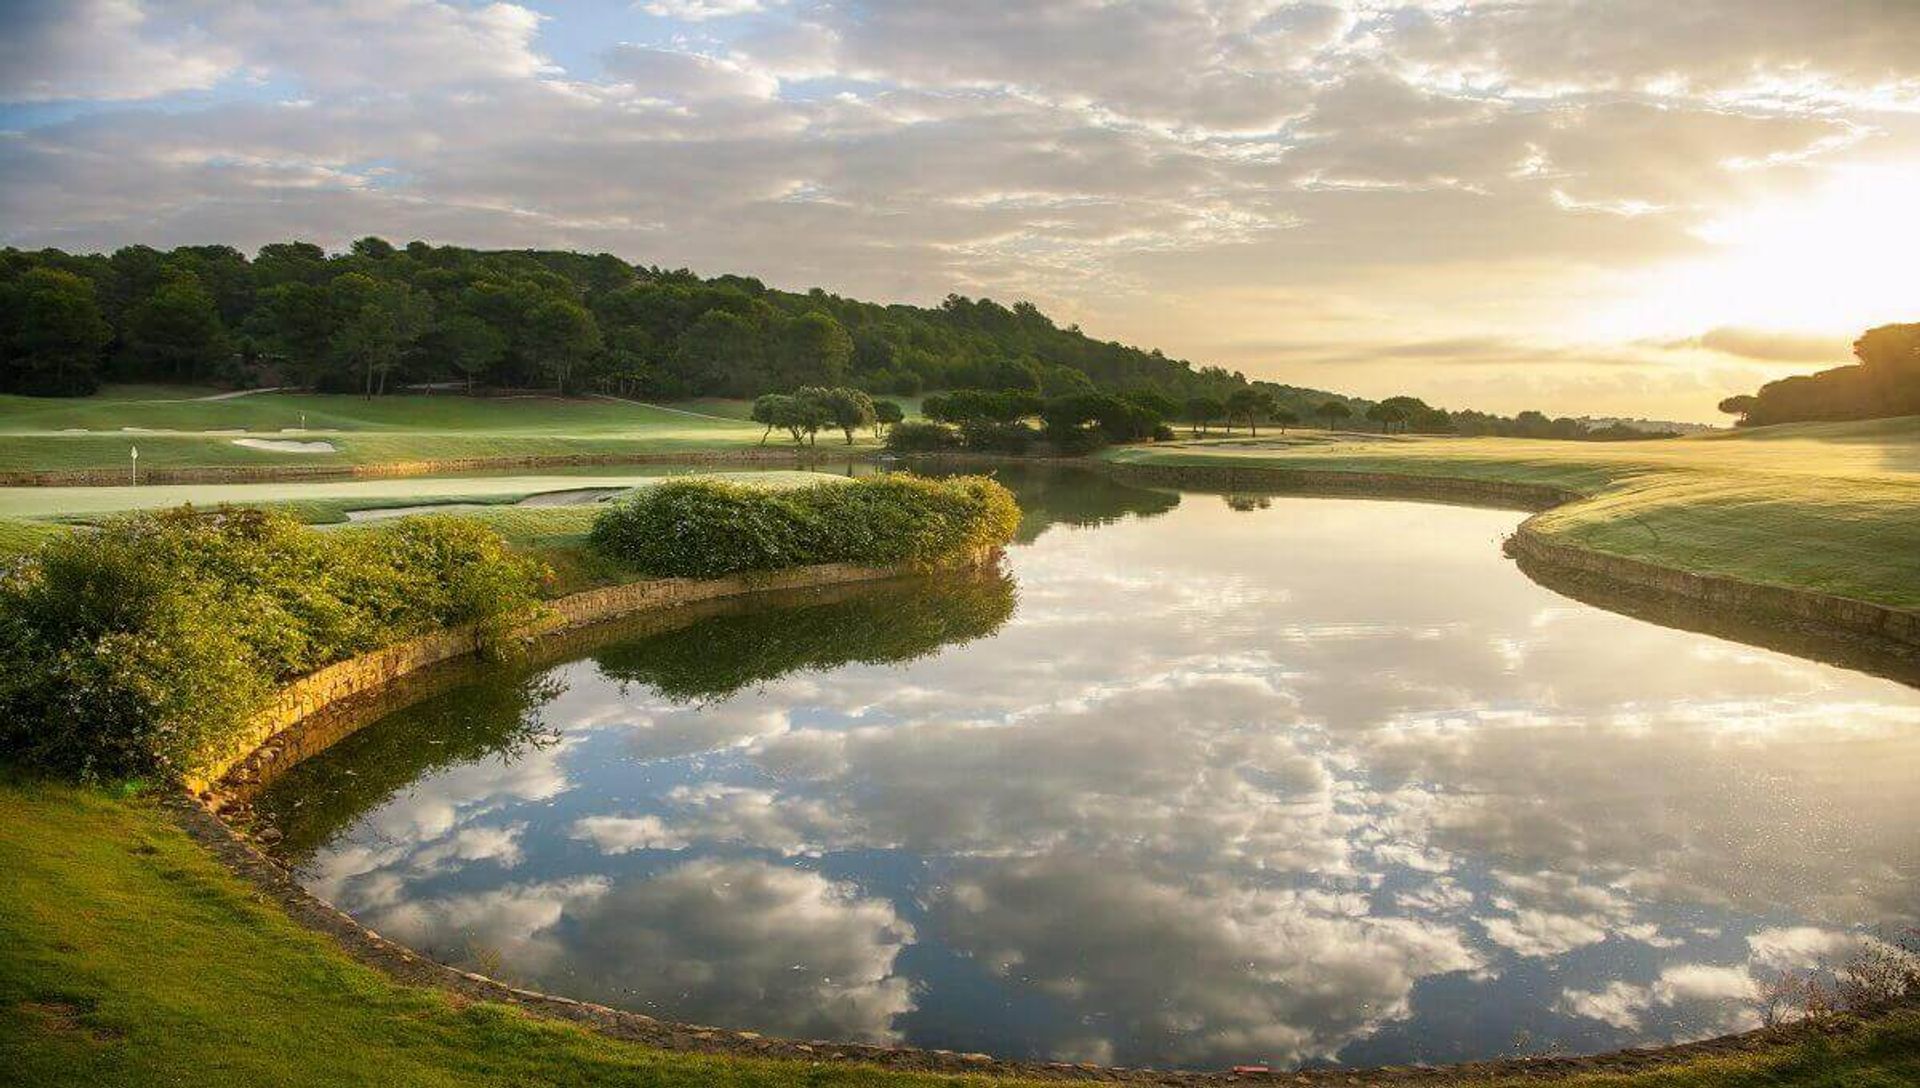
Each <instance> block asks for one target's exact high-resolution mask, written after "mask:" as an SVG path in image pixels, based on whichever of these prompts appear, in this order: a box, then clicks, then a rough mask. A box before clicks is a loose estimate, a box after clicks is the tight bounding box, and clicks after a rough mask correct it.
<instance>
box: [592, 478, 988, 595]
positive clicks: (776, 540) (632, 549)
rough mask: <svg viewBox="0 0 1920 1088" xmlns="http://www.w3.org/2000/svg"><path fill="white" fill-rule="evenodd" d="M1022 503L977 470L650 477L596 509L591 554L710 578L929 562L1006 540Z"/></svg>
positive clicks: (654, 570) (656, 571)
mask: <svg viewBox="0 0 1920 1088" xmlns="http://www.w3.org/2000/svg"><path fill="white" fill-rule="evenodd" d="M1019 521H1020V509H1019V507H1018V506H1017V505H1016V504H1015V503H1014V501H1013V494H1012V493H1011V492H1009V491H1008V490H1007V489H1006V488H1004V487H1002V486H1000V485H999V484H998V483H995V482H994V481H992V480H990V479H988V478H986V477H984V476H963V477H957V478H954V479H948V480H932V479H926V478H923V477H919V476H910V475H889V476H869V477H866V478H863V479H859V480H850V481H845V482H834V483H820V484H815V485H812V486H809V487H801V488H794V489H791V490H786V491H775V490H769V489H766V488H759V487H752V486H748V485H743V484H734V483H725V482H721V481H717V480H684V481H674V482H671V483H664V484H658V485H655V486H653V487H650V488H646V489H644V490H642V491H639V492H637V493H636V494H635V495H634V496H633V497H632V498H629V499H627V500H625V501H623V502H619V503H615V504H613V505H611V506H609V507H608V508H607V509H605V510H604V511H602V512H601V513H600V516H599V517H598V518H597V519H595V521H594V525H593V532H592V535H591V540H592V543H593V547H594V548H595V549H596V550H597V551H599V552H600V553H601V554H603V555H606V556H608V557H610V558H613V559H616V560H618V561H620V562H623V563H626V564H628V565H629V566H632V567H634V568H635V569H637V570H639V571H641V572H642V573H645V574H653V575H664V576H681V577H691V578H712V577H717V576H720V575H724V574H736V573H739V572H741V571H755V570H778V569H780V568H783V567H796V566H805V565H808V564H812V563H860V564H866V565H870V566H895V565H910V566H920V567H929V566H936V565H938V564H940V563H944V562H949V561H952V560H954V559H958V558H961V557H964V556H969V555H974V554H977V553H980V552H982V551H986V550H989V549H992V548H997V547H1000V546H1001V545H1003V544H1005V543H1006V542H1007V541H1009V540H1011V539H1013V532H1014V529H1015V528H1016V527H1017V525H1018V524H1019Z"/></svg>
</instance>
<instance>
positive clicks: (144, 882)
mask: <svg viewBox="0 0 1920 1088" xmlns="http://www.w3.org/2000/svg"><path fill="white" fill-rule="evenodd" d="M0 873H5V874H6V875H7V879H6V880H5V881H4V882H0V1070H4V1071H5V1072H6V1077H0V1079H8V1078H11V1079H10V1080H8V1082H9V1083H19V1084H35V1085H49V1086H60V1085H89V1086H93V1085H102V1086H112V1085H142V1086H144V1085H156V1084H248V1085H393V1084H405V1085H420V1086H435V1085H447V1086H453V1085H527V1084H543V1085H583V1086H584V1085H740V1086H759V1085H766V1086H787V1085H819V1086H829V1085H849V1086H860V1085H885V1086H888V1088H908V1086H921V1085H929V1086H930V1085H936V1084H938V1085H959V1084H982V1085H984V1084H994V1085H1009V1084H1017V1083H1026V1082H1015V1081H1005V1080H989V1079H986V1078H977V1077H976V1078H952V1077H940V1076H927V1075H913V1074H902V1073H889V1072H882V1071H879V1070H875V1069H868V1068H861V1067H849V1066H826V1065H818V1064H814V1063H801V1062H789V1061H772V1060H753V1059H734V1058H720V1057H705V1056H690V1055H682V1054H671V1053H665V1052H661V1051H657V1050H652V1049H649V1048H646V1047H642V1046H638V1045H634V1044H629V1043H622V1042H618V1041H615V1040H611V1039H605V1038H601V1037H599V1036H595V1035H593V1034H591V1033H588V1032H586V1031H583V1030H581V1029H578V1028H575V1027H573V1026H571V1025H565V1024H558V1023H554V1022H550V1021H542V1020H537V1019H534V1018H531V1017H528V1016H526V1015H524V1014H522V1013H520V1012H518V1011H517V1010H514V1009H510V1008H507V1007H503V1006H497V1005H489V1004H484V1003H480V1004H470V1003H461V1002H456V1001H454V1000H451V999H449V998H447V997H446V996H443V995H441V994H439V993H438V992H435V991H431V990H426V989H420V988H414V987H408V986H402V985H399V984H397V983H394V982H392V981H390V980H388V979H387V978H386V977H385V976H383V975H380V974H378V973H376V972H374V971H373V970H371V969H368V968H365V967H362V966H360V965H359V964H357V963H355V962H353V961H351V960H349V959H348V958H347V957H346V956H344V955H343V954H342V953H340V952H339V951H337V950H336V949H335V948H334V947H333V946H332V945H331V944H330V943H328V942H327V941H325V940H324V939H323V938H320V937H318V936H315V935H313V934H311V933H308V932H307V931H305V930H303V929H301V928H299V927H298V926H296V925H295V924H294V923H293V922H292V921H290V920H289V919H288V918H287V917H286V916H285V915H284V914H282V913H281V912H280V911H279V910H278V909H277V908H276V907H274V906H272V905H270V904H267V903H264V902H262V901H261V900H260V899H259V897H258V896H257V895H256V894H255V893H254V892H253V891H252V890H251V889H250V888H249V887H247V886H246V885H244V884H242V883H241V882H240V881H239V880H237V879H236V878H234V877H232V876H231V875H229V874H228V873H227V872H226V871H225V870H224V869H222V868H221V867H220V866H219V865H218V864H217V863H216V862H214V861H213V859H212V858H211V857H209V856H208V855H207V854H206V853H204V852H203V851H201V850H200V849H199V848H198V847H197V846H195V845H194V844H193V843H192V842H191V841H190V840H189V839H187V837H186V836H185V835H184V834H183V833H182V832H181V831H179V830H178V829H177V828H176V827H175V826H174V825H173V824H172V823H171V822H170V820H169V819H168V817H167V816H166V814H165V813H164V812H163V811H162V810H160V809H159V808H158V807H157V806H156V805H154V804H153V803H152V802H151V801H150V800H146V799H142V798H139V797H124V798H122V797H112V796H108V795H106V794H103V793H100V792H95V791H88V790H79V789H74V788H69V787H63V786H54V785H47V784H42V783H37V782H23V781H21V780H18V779H16V778H13V777H10V776H5V775H0ZM1916 1082H1920V1016H1916V1015H1913V1014H1906V1015H1902V1016H1899V1017H1895V1018H1892V1019H1889V1020H1887V1021H1885V1022H1883V1023H1881V1024H1879V1025H1877V1026H1874V1027H1872V1028H1869V1029H1867V1030H1864V1031H1862V1032H1859V1033H1856V1034H1854V1035H1851V1036H1848V1037H1845V1038H1842V1039H1840V1040H1837V1041H1834V1042H1830V1043H1820V1044H1808V1045H1802V1046H1798V1047H1794V1048H1789V1049H1785V1050H1782V1051H1778V1052H1775V1053H1773V1054H1770V1055H1767V1056H1764V1057H1747V1058H1740V1059H1731V1060H1721V1061H1713V1062H1698V1063H1693V1064H1689V1065H1687V1066H1683V1067H1677V1068H1673V1069H1668V1070H1664V1071H1660V1072H1657V1073H1648V1074H1638V1075H1634V1076H1625V1077H1604V1078H1581V1079H1576V1080H1572V1081H1567V1082H1562V1083H1567V1084H1571V1085H1580V1086H1588V1085H1590V1086H1593V1088H1599V1086H1601V1085H1611V1086H1618V1088H1655V1086H1661V1088H1668V1086H1670V1088H1694V1086H1703V1085H1709V1084H1711V1085H1734V1086H1754V1088H1758V1086H1762V1085H1768V1086H1795V1088H1799V1086H1806V1088H1813V1086H1828V1085H1835V1086H1837V1085H1843V1084H1844V1085H1862V1086H1868V1088H1873V1086H1878V1085H1897V1084H1914V1083H1916ZM1474 1083H1476V1084H1500V1083H1510V1084H1517V1083H1520V1082H1518V1081H1510V1082H1500V1081H1485V1080H1478V1081H1475V1082H1474Z"/></svg>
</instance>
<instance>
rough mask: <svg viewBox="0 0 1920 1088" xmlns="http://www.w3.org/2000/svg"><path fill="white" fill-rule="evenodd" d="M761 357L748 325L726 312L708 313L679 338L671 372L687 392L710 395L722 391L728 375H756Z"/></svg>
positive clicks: (753, 331) (750, 326) (757, 344)
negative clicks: (749, 372)
mask: <svg viewBox="0 0 1920 1088" xmlns="http://www.w3.org/2000/svg"><path fill="white" fill-rule="evenodd" d="M762 356H763V353H762V351H761V349H760V338H759V334H758V332H757V331H756V330H755V329H754V326H753V324H752V323H751V322H749V321H747V319H745V318H743V317H741V316H740V315H739V314H736V313H731V312H729V311H726V310H708V311H707V312H706V313H703V314H701V315H700V317H699V319H698V320H696V321H695V322H694V323H693V325H692V326H691V327H689V328H688V329H687V331H686V332H684V333H682V334H681V335H680V336H679V338H678V345H677V347H676V348H675V351H674V353H673V356H672V371H673V375H674V377H675V378H677V379H678V380H679V382H680V384H682V385H683V386H684V387H686V388H687V389H688V390H691V391H694V392H702V393H705V392H713V391H716V390H719V389H723V388H726V387H727V386H728V384H729V379H730V376H731V375H737V374H738V373H740V372H741V371H757V370H758V369H759V366H760V364H761V359H762ZM735 388H736V389H737V388H738V386H735Z"/></svg>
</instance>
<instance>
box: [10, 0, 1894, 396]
mask: <svg viewBox="0 0 1920 1088" xmlns="http://www.w3.org/2000/svg"><path fill="white" fill-rule="evenodd" d="M0 24H3V25H0V178H3V179H4V184H0V240H3V241H5V242H9V243H12V244H16V245H23V246H38V245H58V246H63V247H67V248H76V249H96V248H101V249H110V248H113V247H116V246H119V245H122V244H127V243H130V242H145V243H148V244H154V245H174V244H181V243H189V242H216V241H217V242H227V243H231V244H236V245H240V246H242V247H247V248H251V247H253V246H257V245H259V244H261V243H263V242H266V241H271V240H276V239H282V238H286V237H302V238H307V239H310V240H314V241H318V242H321V243H322V244H325V245H329V246H336V247H337V246H341V245H344V244H345V243H346V242H347V241H349V240H351V239H352V238H354V237H357V236H360V235H363V234H369V233H377V234H381V235H383V236H386V237H389V238H391V239H394V240H402V241H404V240H407V239H411V238H425V239H427V240H430V241H435V242H446V243H458V244H466V245H476V246H490V245H504V246H547V247H557V248H558V247H564V248H581V249H589V250H605V251H610V252H614V253H618V254H620V255H621V256H623V257H626V258H629V259H631V260H635V261H638V262H641V263H646V264H659V265H664V266H668V267H677V266H688V267H692V268H694V269H695V270H697V271H701V272H704V273H708V274H717V273H720V272H739V273H744V274H751V275H758V276H760V277H761V278H763V279H765V280H766V281H767V282H769V283H771V284H773V285H776V286H782V287H790V288H802V289H804V288H807V287H811V286H820V287H824V288H826V289H828V290H831V291H835V292H839V293H843V294H849V295H854V296H857V297H862V298H869V299H879V300H902V301H913V302H922V303H924V302H933V301H937V300H938V299H939V298H941V297H942V296H944V295H945V294H947V293H948V292H949V291H956V292H960V293H963V294H969V295H983V294H984V295H990V296H992V297H995V298H998V299H1001V300H1003V301H1009V302H1010V301H1012V300H1014V299H1017V298H1029V299H1032V300H1033V301H1035V302H1037V303H1039V304H1040V305H1041V306H1042V307H1043V308H1045V309H1047V310H1048V311H1049V312H1050V313H1053V314H1054V315H1055V316H1056V317H1058V318H1059V319H1060V320H1061V321H1063V322H1078V323H1080V324H1081V325H1082V326H1083V327H1085V328H1086V329H1087V331H1089V332H1090V333H1093V334H1094V335H1098V336H1102V337H1108V338H1115V339H1121V340H1125V341H1127V342H1130V343H1136V344H1140V345H1142V346H1157V347H1160V348H1163V349H1164V350H1165V351H1167V353H1168V354H1170V355H1174V356H1177V357H1183V358H1187V359H1191V360H1192V361H1194V362H1195V363H1198V364H1206V363H1216V364H1220V365H1224V366H1228V367H1231V368H1234V369H1240V370H1244V371H1245V372H1247V373H1248V374H1250V375H1256V376H1261V377H1269V378H1273V379H1276V380H1280V381H1287V382H1293V383H1296V384H1303V385H1317V386H1321V387H1325V388H1332V389H1339V390H1342V391H1348V392H1353V393H1359V394H1364V395H1369V396H1383V395H1389V394H1394V393H1401V392H1408V393H1413V394H1416V395H1419V396H1422V397H1425V398H1426V399H1428V400H1429V401H1432V402H1434V403H1438V404H1444V405H1448V406H1452V407H1462V406H1473V407H1479V408H1485V409H1496V410H1500V411H1506V412H1511V411H1515V410H1518V409H1521V408H1527V407H1537V408H1540V409H1542V410H1545V411H1548V412H1550V413H1553V414H1576V415H1577V414H1626V415H1642V416H1652V417H1666V418H1681V419H1711V418H1713V416H1714V412H1713V405H1714V403H1715V402H1716V401H1718V400H1719V399H1720V398H1721V397H1722V396H1724V395H1726V394H1728V393H1730V392H1735V391H1740V390H1745V389H1749V388H1751V387H1752V386H1754V385H1755V384H1757V383H1758V382H1760V381H1763V380H1766V379H1768V378H1772V377H1776V376H1780V375H1783V374H1787V373H1794V372H1804V371H1809V370H1813V369H1818V368H1820V367H1822V366H1828V365H1835V364H1837V363H1840V362H1843V361H1845V359H1846V349H1847V344H1848V343H1849V342H1850V341H1851V339H1852V337H1853V336H1854V335H1855V334H1857V333H1858V332H1859V331H1860V330H1861V329H1863V328H1865V327H1867V326H1869V325H1872V324H1876V323H1883V322H1888V321H1897V320H1920V290H1916V280H1920V277H1916V276H1915V275H1914V274H1913V273H1912V271H1911V268H1912V265H1913V263H1914V259H1915V258H1914V254H1916V253H1920V201H1916V199H1915V194H1917V193H1920V112H1917V111H1920V54H1916V52H1915V51H1914V49H1913V48H1912V43H1913V42H1914V41H1916V40H1920V2H1914V0H1839V2H1828V3H1810V2H1804V0H1689V2H1686V3H1676V2H1674V0H1612V2H1600V0H1552V2H1548V0H1541V2H1525V0H1513V2H1498V3H1459V2H1440V0H1425V2H1419V0H1412V2H1403V3H1394V2H1386V0H1350V2H1345V3H1276V2H1256V0H1223V2H1201V0H1151V2H1135V3H1118V2H1100V0H1066V2H1059V3H1044V4H1040V3H1034V4H1020V3H992V4H989V3H963V2H952V0H944V2H938V0H885V2H870V3H851V2H841V3H826V2H823V0H641V2H638V3H627V2H625V0H592V2H574V3H564V4H562V3H550V4H523V5H522V4H508V3H453V2H437V0H354V2H351V3H348V2H344V0H342V2H324V0H282V2H279V3H272V4H268V3H245V2H233V3H218V4H213V3H200V2H177V3H168V2H160V0H146V2H139V0H76V2H69V3H26V4H11V5H7V6H6V8H5V10H4V11H0Z"/></svg>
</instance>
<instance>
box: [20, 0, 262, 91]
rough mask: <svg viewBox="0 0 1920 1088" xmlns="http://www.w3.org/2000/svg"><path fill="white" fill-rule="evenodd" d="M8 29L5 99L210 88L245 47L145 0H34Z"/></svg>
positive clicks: (236, 61)
mask: <svg viewBox="0 0 1920 1088" xmlns="http://www.w3.org/2000/svg"><path fill="white" fill-rule="evenodd" d="M3 17H4V20H5V25H4V28H0V30H3V32H0V100H7V101H16V102H18V101H28V102H33V101H46V100H55V99H73V98H82V99H84V98H91V99H125V98H152V97H154V96H156V95H162V94H168V93H171V92H175V91H195V90H204V89H206V88H208V87H211V86H213V85H214V84H215V83H218V82H219V81H220V80H221V79H223V78H225V77H226V76H227V75H228V74H229V73H231V72H232V71H233V70H234V69H235V68H236V67H237V66H238V65H239V63H240V56H241V53H240V51H239V50H238V49H237V48H236V47H234V46H233V45H232V44H230V43H226V42H222V41H219V40H216V39H214V38H212V37H211V36H209V35H208V34H207V33H206V32H205V31H204V30H202V29H200V28H198V27H197V26H195V25H193V24H192V23H191V22H189V21H185V20H170V19H165V18H156V17H155V16H154V15H153V14H151V13H150V12H149V11H148V10H147V8H146V5H143V4H141V3H139V2H138V0H28V2H26V3H17V4H10V5H8V7H7V10H6V11H5V13H4V16H3Z"/></svg>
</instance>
